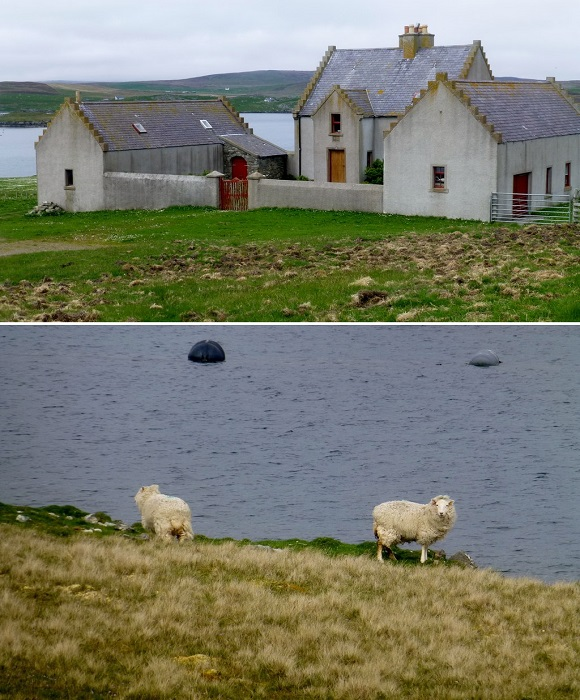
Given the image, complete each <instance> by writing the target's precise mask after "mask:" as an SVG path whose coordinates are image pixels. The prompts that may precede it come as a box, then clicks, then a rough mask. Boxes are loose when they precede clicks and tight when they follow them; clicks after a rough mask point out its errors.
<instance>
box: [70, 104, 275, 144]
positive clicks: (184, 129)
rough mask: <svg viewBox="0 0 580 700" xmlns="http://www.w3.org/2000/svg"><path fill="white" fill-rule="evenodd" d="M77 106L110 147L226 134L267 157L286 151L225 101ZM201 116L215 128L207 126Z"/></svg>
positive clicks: (214, 139)
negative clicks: (256, 130)
mask: <svg viewBox="0 0 580 700" xmlns="http://www.w3.org/2000/svg"><path fill="white" fill-rule="evenodd" d="M73 108H75V109H76V108H78V110H79V113H80V115H81V116H84V117H86V118H87V119H88V121H89V122H90V123H91V124H92V126H93V128H94V130H95V132H96V134H98V135H99V136H101V137H102V139H103V143H104V145H105V150H108V151H131V150H140V149H149V148H170V147H178V146H203V145H212V144H221V143H223V140H222V138H221V137H222V136H224V135H226V134H227V136H228V138H229V139H232V138H237V139H245V140H246V142H247V144H248V145H249V146H250V145H251V146H252V148H251V149H249V150H250V152H251V153H254V151H255V150H259V149H261V150H262V151H263V152H264V154H265V155H281V154H286V151H283V150H282V149H279V148H278V147H276V146H273V145H272V144H269V143H268V142H267V141H263V139H260V138H259V137H258V136H254V135H253V134H252V133H251V130H250V128H249V127H248V126H247V124H245V123H244V121H243V120H242V119H241V118H239V117H238V116H237V115H236V114H235V113H234V112H233V111H232V110H230V109H229V108H228V107H227V106H226V105H225V104H224V102H223V101H222V100H196V101H185V100H181V101H178V102H169V101H167V102H82V103H81V104H80V105H78V106H77V105H74V104H73ZM202 119H204V120H206V121H207V122H209V124H210V125H211V127H212V128H204V126H203V124H202V123H201V120H202ZM134 125H137V128H136V127H135V126H134ZM138 125H142V127H143V129H144V132H143V133H139V131H138V128H140V127H139V126H138Z"/></svg>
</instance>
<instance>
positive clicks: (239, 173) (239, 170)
mask: <svg viewBox="0 0 580 700" xmlns="http://www.w3.org/2000/svg"><path fill="white" fill-rule="evenodd" d="M236 179H237V180H247V179H248V163H247V161H246V159H245V158H242V157H241V156H236V157H235V158H232V180H236Z"/></svg>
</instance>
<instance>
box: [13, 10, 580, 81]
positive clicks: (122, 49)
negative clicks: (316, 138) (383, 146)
mask: <svg viewBox="0 0 580 700" xmlns="http://www.w3.org/2000/svg"><path fill="white" fill-rule="evenodd" d="M3 5H4V6H3V8H2V12H1V14H0V80H33V81H45V82H50V81H57V80H74V81H99V80H107V81H124V80H148V79H155V80H164V79H179V78H191V77H197V76H200V75H208V74H212V73H230V72H238V71H249V70H261V69H284V70H308V71H314V70H315V69H316V67H317V66H318V63H319V62H320V60H321V58H322V56H323V54H324V52H325V51H326V49H327V47H328V46H329V45H335V46H337V47H338V48H377V47H394V46H398V35H399V34H400V33H402V31H403V27H404V25H405V24H412V23H417V22H420V23H422V24H428V26H429V30H430V31H431V32H433V33H434V34H435V43H436V44H437V45H440V46H450V45H454V44H471V43H472V41H473V40H474V39H480V40H481V41H482V43H483V48H484V50H485V52H486V54H487V57H488V60H489V62H490V64H491V68H492V71H493V73H494V75H495V76H498V77H499V76H509V75H511V76H517V77H523V78H540V79H543V78H545V77H546V76H552V75H553V76H555V77H556V78H557V79H558V80H572V79H578V80H580V49H579V36H580V35H579V27H580V2H579V1H578V0H550V1H549V2H546V1H545V0H486V1H485V2H480V1H477V2H474V1H471V2H469V1H466V0H439V1H438V2H434V0H428V1H427V0H413V2H408V3H401V2H399V3H394V2H389V1H388V0H235V1H234V0H220V2H213V1H212V0H131V2H129V1H128V0H98V1H97V2H90V1H89V2H71V1H70V0H50V2H47V1H46V0H20V2H18V1H16V2H14V1H12V2H7V3H4V4H3ZM403 6H405V7H403Z"/></svg>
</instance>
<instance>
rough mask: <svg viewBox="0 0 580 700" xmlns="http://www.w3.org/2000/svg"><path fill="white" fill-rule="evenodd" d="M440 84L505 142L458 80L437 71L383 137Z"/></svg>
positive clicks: (497, 138)
mask: <svg viewBox="0 0 580 700" xmlns="http://www.w3.org/2000/svg"><path fill="white" fill-rule="evenodd" d="M439 85H444V86H445V87H446V88H447V89H448V90H449V91H450V92H451V93H452V94H453V95H454V96H455V97H456V98H457V99H458V100H459V101H460V102H461V103H462V104H463V105H464V106H465V107H466V108H467V109H468V110H469V111H470V112H471V114H472V116H473V117H474V118H475V119H477V121H478V122H479V123H480V124H481V125H482V126H483V127H485V129H487V131H488V132H489V135H490V136H491V137H492V139H493V140H494V141H495V142H496V143H503V136H502V134H501V133H500V132H499V131H496V129H495V127H494V125H493V124H492V123H490V122H488V120H487V117H486V116H485V115H484V114H481V113H480V111H479V110H478V109H477V107H474V106H473V105H472V104H471V100H470V99H469V97H468V96H467V95H466V94H465V93H464V92H463V90H460V89H458V88H457V84H456V82H455V81H454V80H448V77H447V73H437V77H436V79H435V80H430V81H429V82H428V84H427V89H426V90H421V92H420V93H419V95H417V96H416V97H414V98H413V102H412V103H411V104H410V105H409V106H408V107H407V108H406V109H405V111H404V113H403V114H402V115H401V116H400V117H399V118H398V119H397V120H396V121H394V122H393V123H392V124H391V125H390V127H389V129H386V130H385V131H384V132H383V137H384V138H386V137H387V136H388V135H389V134H390V133H391V132H392V131H393V129H395V128H396V126H397V124H399V122H400V121H401V120H402V119H404V118H405V116H406V115H407V114H408V113H409V112H410V111H411V110H412V109H414V107H415V106H416V105H417V104H419V102H421V100H423V99H424V98H425V97H426V95H427V94H429V93H430V92H435V91H436V90H437V89H438V87H439Z"/></svg>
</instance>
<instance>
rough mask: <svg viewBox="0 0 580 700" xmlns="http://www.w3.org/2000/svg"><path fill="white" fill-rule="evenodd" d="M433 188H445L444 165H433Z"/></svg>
mask: <svg viewBox="0 0 580 700" xmlns="http://www.w3.org/2000/svg"><path fill="white" fill-rule="evenodd" d="M433 189H434V190H444V189H445V166H444V165H434V166H433Z"/></svg>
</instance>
